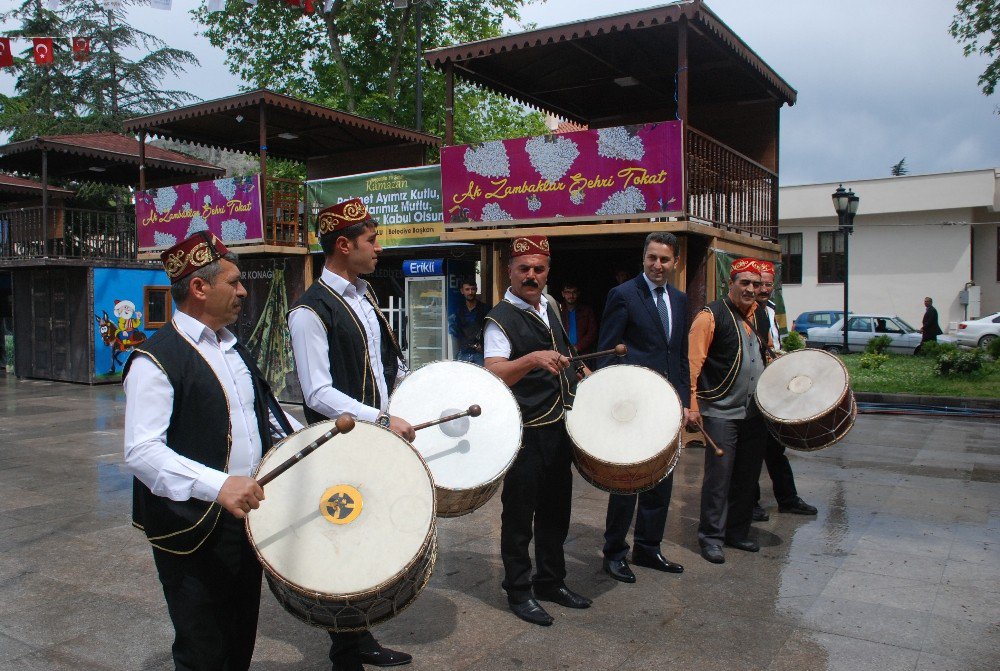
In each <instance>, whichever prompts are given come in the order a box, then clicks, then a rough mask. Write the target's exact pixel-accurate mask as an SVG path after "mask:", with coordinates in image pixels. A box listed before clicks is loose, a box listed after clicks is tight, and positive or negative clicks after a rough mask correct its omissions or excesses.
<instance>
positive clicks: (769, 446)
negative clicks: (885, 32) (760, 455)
mask: <svg viewBox="0 0 1000 671" xmlns="http://www.w3.org/2000/svg"><path fill="white" fill-rule="evenodd" d="M764 463H765V464H767V474H768V476H770V478H771V485H772V486H773V488H774V498H775V500H776V501H777V502H778V505H779V506H790V505H792V504H794V503H795V501H796V500H798V498H799V493H798V491H797V490H796V489H795V476H794V475H792V465H791V464H790V463H788V457H786V456H785V446H784V445H782V444H781V443H779V442H778V439H777V438H775V437H774V436H772V435H771V432H770V431H768V432H767V437H766V438H765V443H764ZM754 505H760V474H759V473H758V474H757V496H756V498H754Z"/></svg>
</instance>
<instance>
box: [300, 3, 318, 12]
mask: <svg viewBox="0 0 1000 671" xmlns="http://www.w3.org/2000/svg"><path fill="white" fill-rule="evenodd" d="M302 9H303V12H304V13H306V14H312V13H313V12H314V11H316V10H315V8H314V7H313V0H305V3H304V4H303V6H302Z"/></svg>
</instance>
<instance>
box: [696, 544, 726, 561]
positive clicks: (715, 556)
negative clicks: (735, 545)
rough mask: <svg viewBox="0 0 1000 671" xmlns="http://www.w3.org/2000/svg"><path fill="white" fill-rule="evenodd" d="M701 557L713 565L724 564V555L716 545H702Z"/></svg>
mask: <svg viewBox="0 0 1000 671" xmlns="http://www.w3.org/2000/svg"><path fill="white" fill-rule="evenodd" d="M701 556H702V557H704V558H705V559H707V560H708V561H710V562H712V563H713V564H725V563H726V555H725V553H724V552H723V551H722V548H721V547H719V546H718V545H704V546H702V548H701Z"/></svg>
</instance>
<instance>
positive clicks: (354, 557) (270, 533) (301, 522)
mask: <svg viewBox="0 0 1000 671" xmlns="http://www.w3.org/2000/svg"><path fill="white" fill-rule="evenodd" d="M333 424H334V423H333V422H332V421H326V422H318V423H316V424H313V425H312V426H309V427H306V428H305V429H302V430H301V431H298V432H296V433H294V434H292V435H291V436H289V437H288V438H286V439H285V440H284V441H282V442H281V443H279V444H278V445H277V446H276V447H275V448H274V449H272V450H271V451H270V452H268V453H267V454H266V455H265V456H264V459H263V460H262V461H261V464H260V468H259V469H258V476H260V475H263V474H265V473H267V472H268V471H270V470H271V469H273V468H275V467H276V466H277V465H278V464H280V463H282V462H283V461H285V460H286V459H288V458H289V457H291V456H293V455H294V454H295V453H296V452H298V451H299V450H301V449H302V448H303V447H305V446H306V445H308V444H309V443H311V442H312V441H313V440H315V439H316V438H318V437H320V436H322V435H323V434H324V433H326V432H327V431H329V430H330V428H332V427H333ZM264 496H265V499H264V500H263V501H261V504H260V508H259V509H257V510H253V511H251V512H250V514H249V515H248V516H247V530H248V532H249V534H250V539H251V542H252V543H253V545H254V547H255V548H256V550H257V554H258V555H259V556H260V559H261V562H262V563H263V564H264V565H265V567H266V568H267V569H268V571H269V572H270V573H271V574H274V575H276V576H278V577H280V578H281V579H282V580H284V581H285V582H288V583H291V584H292V585H294V586H295V587H296V588H298V589H300V590H303V591H307V592H319V593H322V594H336V595H350V594H358V593H363V592H366V591H368V590H371V589H373V588H375V587H378V586H379V585H382V584H383V583H385V582H386V581H388V580H391V579H392V578H394V577H395V576H397V575H399V574H401V573H402V572H403V571H404V570H405V568H406V567H407V565H408V564H410V563H411V562H412V561H413V560H414V559H415V558H416V557H417V556H418V554H419V552H420V550H421V547H422V546H423V544H424V543H425V542H426V540H427V539H428V537H429V536H430V535H431V534H432V533H433V526H434V485H433V482H432V481H431V476H430V473H428V471H427V468H426V467H425V466H424V464H423V462H422V461H421V459H420V456H419V455H418V454H417V453H416V451H415V450H414V449H413V448H412V447H411V446H410V444H409V443H407V442H406V441H405V440H403V439H402V438H400V437H399V436H397V435H396V434H394V433H392V432H390V431H387V430H385V429H383V428H381V427H378V426H375V425H373V424H368V423H366V422H360V421H359V422H357V424H356V426H355V427H354V430H353V431H351V432H350V433H346V434H341V435H339V436H334V437H333V438H332V439H331V440H330V441H329V442H328V443H326V444H324V445H321V446H320V447H319V448H318V449H316V451H314V452H313V453H311V454H309V455H308V456H306V457H305V458H304V459H303V460H302V461H301V462H299V463H297V464H295V465H294V466H292V467H291V468H289V469H288V470H287V471H285V472H284V473H282V474H281V475H280V476H279V477H277V478H275V479H274V481H272V482H270V483H268V484H267V485H266V486H265V487H264Z"/></svg>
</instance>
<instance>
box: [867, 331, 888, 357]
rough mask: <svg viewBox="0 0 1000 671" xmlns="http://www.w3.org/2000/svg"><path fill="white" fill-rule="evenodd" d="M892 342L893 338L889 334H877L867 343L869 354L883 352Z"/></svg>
mask: <svg viewBox="0 0 1000 671" xmlns="http://www.w3.org/2000/svg"><path fill="white" fill-rule="evenodd" d="M891 344H892V338H890V337H889V336H887V335H880V336H875V337H874V338H872V339H871V340H869V341H868V344H866V345H865V352H866V353H868V354H882V353H884V352H885V350H886V349H887V348H888V347H889V345H891Z"/></svg>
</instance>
